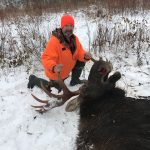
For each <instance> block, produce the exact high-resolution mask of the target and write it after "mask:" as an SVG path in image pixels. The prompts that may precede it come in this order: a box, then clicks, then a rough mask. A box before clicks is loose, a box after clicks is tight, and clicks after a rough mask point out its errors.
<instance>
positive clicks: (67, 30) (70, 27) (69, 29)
mask: <svg viewBox="0 0 150 150" xmlns="http://www.w3.org/2000/svg"><path fill="white" fill-rule="evenodd" d="M73 29H74V26H73V25H72V24H68V25H65V26H64V27H63V28H62V31H63V34H64V35H65V36H66V37H68V38H69V37H70V36H71V35H72V34H73Z"/></svg>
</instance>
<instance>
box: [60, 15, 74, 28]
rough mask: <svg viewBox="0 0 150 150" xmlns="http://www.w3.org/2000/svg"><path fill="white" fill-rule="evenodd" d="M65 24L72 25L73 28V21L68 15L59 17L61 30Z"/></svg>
mask: <svg viewBox="0 0 150 150" xmlns="http://www.w3.org/2000/svg"><path fill="white" fill-rule="evenodd" d="M67 24H72V25H73V26H74V19H73V17H72V16H70V15H64V16H62V17H61V28H63V27H64V26H65V25H67Z"/></svg>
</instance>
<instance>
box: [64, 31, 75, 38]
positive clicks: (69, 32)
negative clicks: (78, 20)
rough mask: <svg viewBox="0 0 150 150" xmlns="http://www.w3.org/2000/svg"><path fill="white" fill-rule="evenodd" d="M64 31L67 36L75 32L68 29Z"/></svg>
mask: <svg viewBox="0 0 150 150" xmlns="http://www.w3.org/2000/svg"><path fill="white" fill-rule="evenodd" d="M63 33H64V35H65V36H66V37H68V38H69V37H71V35H72V34H73V30H66V31H63Z"/></svg>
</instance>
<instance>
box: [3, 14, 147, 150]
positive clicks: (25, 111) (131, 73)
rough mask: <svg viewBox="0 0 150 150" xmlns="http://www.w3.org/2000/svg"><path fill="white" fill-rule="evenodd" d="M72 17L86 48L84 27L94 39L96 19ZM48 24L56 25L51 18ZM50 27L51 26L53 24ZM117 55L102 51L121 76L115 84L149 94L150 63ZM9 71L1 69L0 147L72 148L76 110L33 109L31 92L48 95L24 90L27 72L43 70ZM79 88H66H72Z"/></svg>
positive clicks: (10, 149) (32, 149)
mask: <svg viewBox="0 0 150 150" xmlns="http://www.w3.org/2000/svg"><path fill="white" fill-rule="evenodd" d="M54 18H55V17H54ZM59 18H60V17H58V20H59ZM114 18H115V17H114ZM75 19H76V28H75V33H76V35H78V36H79V39H80V41H81V43H82V44H83V46H84V48H85V49H88V40H89V39H88V27H87V26H89V28H90V31H91V33H90V34H91V39H93V38H94V34H93V33H94V31H95V30H96V22H94V21H93V20H88V22H87V21H86V20H87V18H86V17H85V16H84V15H83V13H81V12H79V13H77V14H76V15H75ZM51 23H53V24H58V23H55V21H53V20H51ZM51 26H52V28H54V25H51ZM118 55H120V56H122V59H121V60H119V59H117V57H118V56H117V55H116V54H115V53H112V52H111V51H108V50H106V51H105V53H102V54H101V56H104V58H107V59H109V60H111V62H112V63H113V66H114V71H120V72H121V74H122V79H121V80H120V81H119V82H118V86H119V87H121V88H123V89H125V90H126V91H127V96H134V97H136V96H138V95H142V96H148V95H150V92H149V91H150V65H147V64H143V66H141V67H138V66H137V64H136V57H135V56H134V55H132V54H130V55H129V57H128V58H124V57H123V56H124V54H122V53H119V54H118ZM149 62H150V61H149ZM91 66H92V62H88V63H87V64H86V67H85V74H83V75H82V77H81V78H87V76H88V73H89V70H90V68H91ZM12 70H13V71H11V70H9V71H8V70H7V69H6V70H2V71H1V72H0V150H27V149H29V150H62V149H64V150H73V149H74V148H75V139H76V136H77V132H78V130H77V126H78V119H79V116H78V111H75V112H70V113H67V112H65V106H66V104H65V105H63V106H61V107H58V108H55V109H52V110H50V111H48V112H47V113H45V114H43V115H41V114H39V113H37V112H35V111H34V109H33V108H31V106H30V105H33V104H38V103H37V102H35V100H34V99H33V97H32V96H31V93H34V94H35V95H36V96H37V97H39V98H41V99H49V98H48V97H47V95H46V94H45V93H43V92H42V91H41V90H40V89H38V88H36V87H35V88H34V89H33V90H29V89H27V83H28V77H29V74H30V73H34V74H36V75H38V76H39V77H43V78H46V77H45V76H44V72H43V71H36V72H34V71H35V70H34V71H30V73H29V74H28V73H27V72H26V70H25V68H24V67H23V66H21V67H18V68H16V69H15V70H14V69H12ZM69 81H70V78H69V79H67V81H66V84H67V86H68V87H69ZM78 87H79V86H76V87H69V88H70V89H71V90H75V89H77V88H78ZM54 92H56V91H55V90H54Z"/></svg>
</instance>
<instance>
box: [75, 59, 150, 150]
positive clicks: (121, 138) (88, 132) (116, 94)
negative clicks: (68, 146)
mask: <svg viewBox="0 0 150 150" xmlns="http://www.w3.org/2000/svg"><path fill="white" fill-rule="evenodd" d="M107 65H108V64H107V63H106V62H104V61H102V60H100V61H98V62H95V63H94V65H93V66H92V68H91V71H90V75H89V78H88V82H87V83H86V84H85V85H84V86H83V87H82V90H81V94H80V96H79V98H80V120H79V134H78V137H77V141H76V146H77V148H76V149H77V150H150V101H148V98H146V97H145V98H143V99H135V98H132V97H126V96H125V91H123V90H122V89H119V88H117V87H115V83H116V82H117V81H118V80H119V79H120V77H121V75H120V73H119V72H116V73H114V74H113V75H112V76H111V77H109V78H108V74H109V72H108V74H107V75H105V76H103V75H102V74H101V69H102V68H103V67H104V68H105V67H107ZM102 78H104V80H105V82H104V83H102V80H101V79H102Z"/></svg>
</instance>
